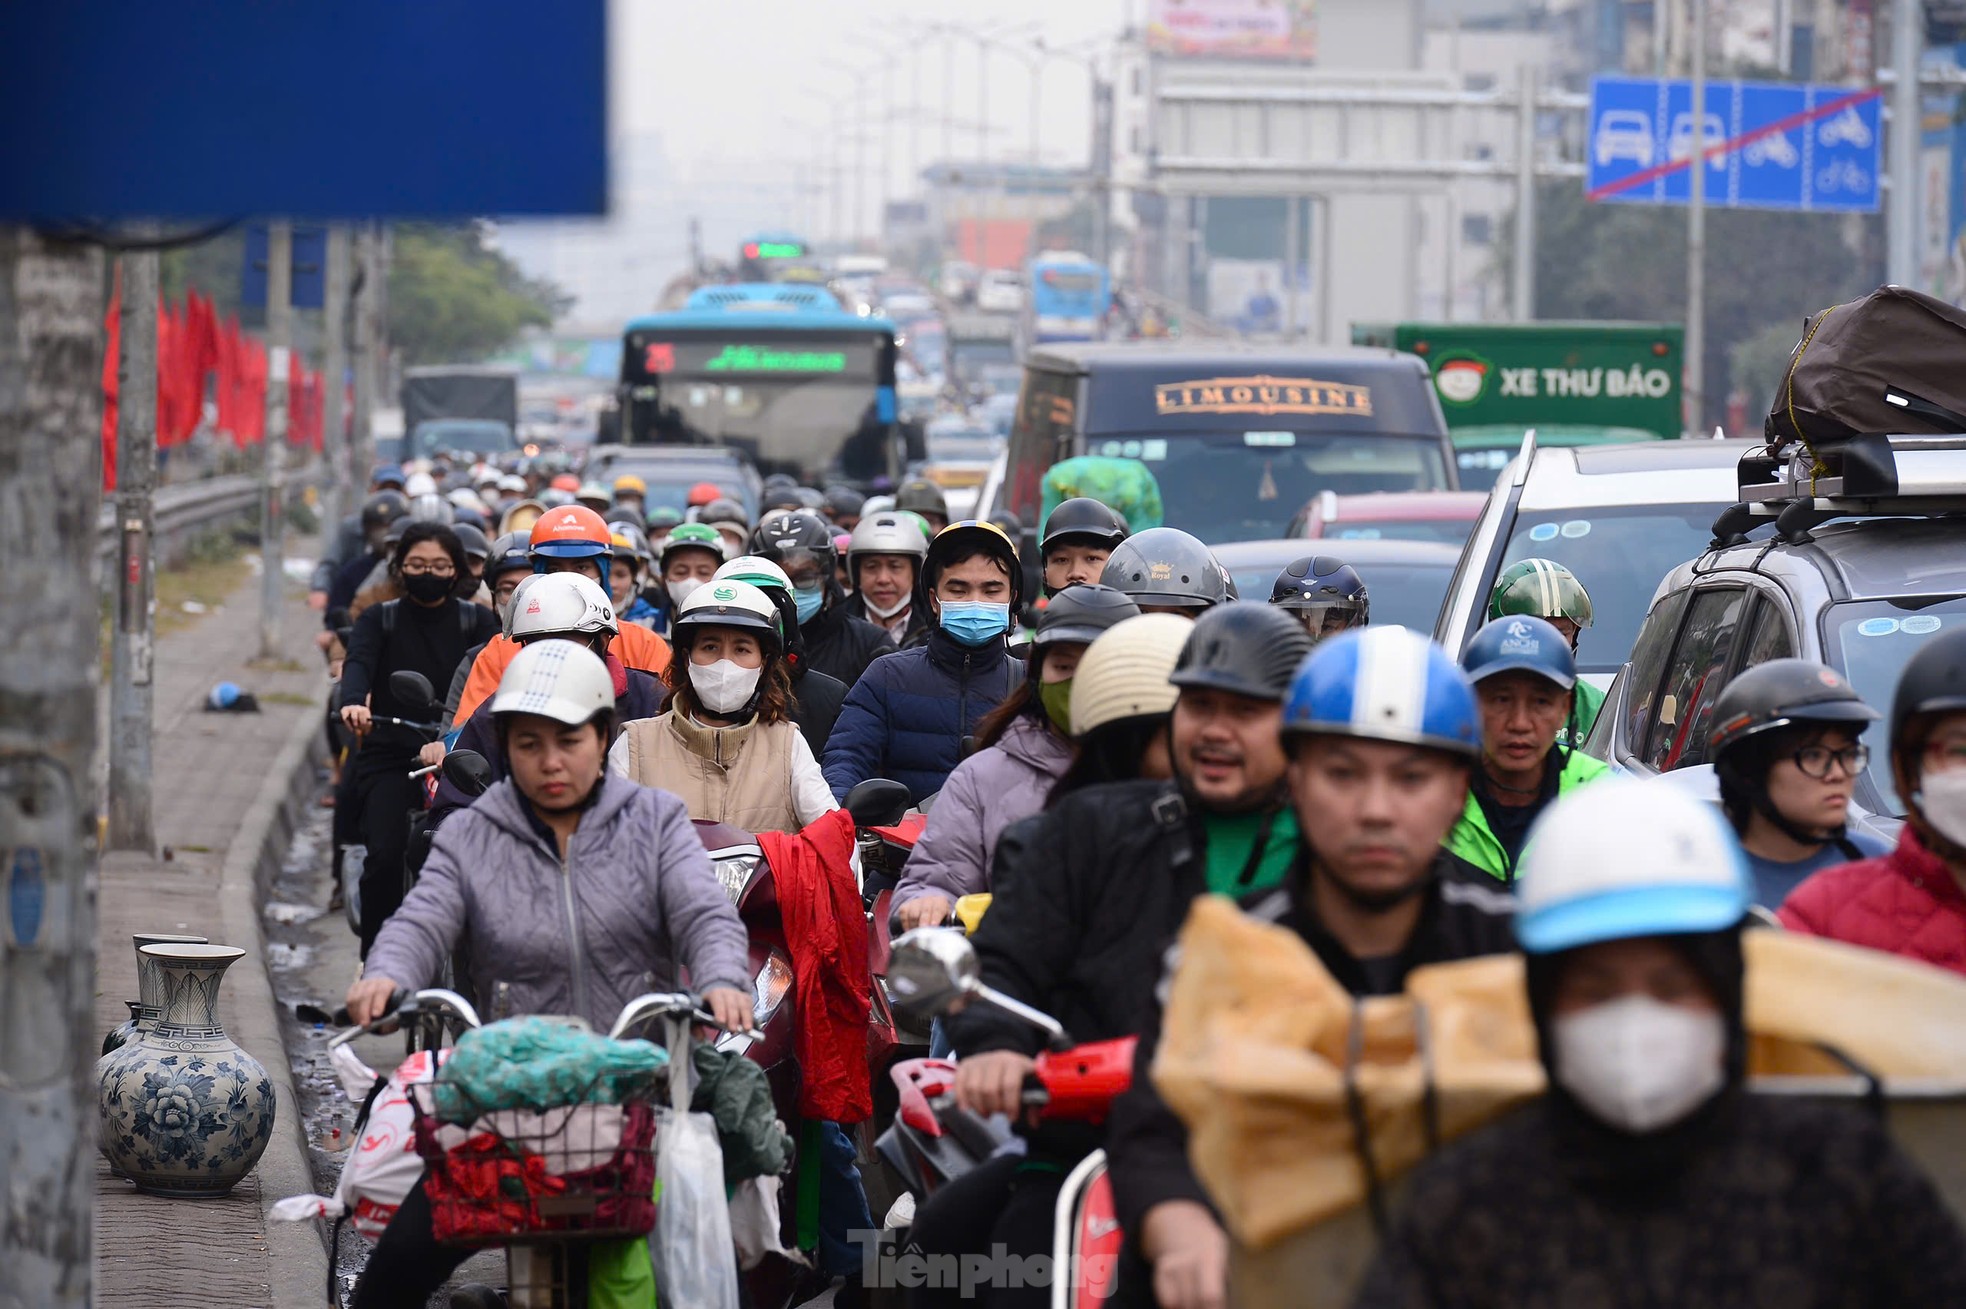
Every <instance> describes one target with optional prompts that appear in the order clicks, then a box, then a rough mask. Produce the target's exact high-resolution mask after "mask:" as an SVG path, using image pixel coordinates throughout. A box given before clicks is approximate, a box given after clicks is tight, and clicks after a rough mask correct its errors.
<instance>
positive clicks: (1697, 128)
mask: <svg viewBox="0 0 1966 1309" xmlns="http://www.w3.org/2000/svg"><path fill="white" fill-rule="evenodd" d="M1692 11H1693V162H1692V164H1691V166H1690V167H1689V168H1688V169H1687V186H1688V194H1687V201H1686V359H1685V381H1684V390H1685V392H1686V430H1687V431H1689V432H1697V431H1699V430H1700V428H1701V427H1702V426H1703V421H1702V419H1703V406H1704V405H1705V403H1706V372H1707V370H1706V348H1707V147H1708V145H1709V144H1710V142H1708V140H1707V3H1706V0H1692Z"/></svg>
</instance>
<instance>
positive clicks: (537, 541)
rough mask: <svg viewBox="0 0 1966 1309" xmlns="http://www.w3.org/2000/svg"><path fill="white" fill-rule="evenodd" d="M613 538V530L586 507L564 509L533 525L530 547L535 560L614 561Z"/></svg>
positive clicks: (548, 514) (568, 506)
mask: <svg viewBox="0 0 1966 1309" xmlns="http://www.w3.org/2000/svg"><path fill="white" fill-rule="evenodd" d="M613 537H614V532H613V529H612V528H610V527H609V526H608V525H607V524H606V523H605V522H603V521H601V516H600V515H599V514H597V513H595V512H594V511H593V510H592V509H589V508H588V507H587V506H586V505H562V506H560V507H559V508H557V509H548V510H547V511H546V512H545V513H543V514H541V515H540V516H539V521H538V522H536V523H534V524H533V525H532V537H531V539H530V541H529V547H530V553H531V554H532V557H533V558H534V559H535V560H537V559H539V558H541V557H542V556H543V557H547V558H553V559H591V558H593V557H594V556H596V555H600V556H604V557H607V558H612V557H613V556H614V544H613Z"/></svg>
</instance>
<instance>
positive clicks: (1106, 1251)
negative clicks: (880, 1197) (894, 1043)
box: [878, 927, 1137, 1309]
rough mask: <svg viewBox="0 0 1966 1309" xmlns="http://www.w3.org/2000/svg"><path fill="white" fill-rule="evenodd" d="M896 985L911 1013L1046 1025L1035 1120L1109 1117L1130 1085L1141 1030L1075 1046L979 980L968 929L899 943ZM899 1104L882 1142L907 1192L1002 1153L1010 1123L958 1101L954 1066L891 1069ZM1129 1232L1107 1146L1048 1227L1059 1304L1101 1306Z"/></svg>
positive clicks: (921, 1062) (904, 1222) (1076, 1180)
mask: <svg viewBox="0 0 1966 1309" xmlns="http://www.w3.org/2000/svg"><path fill="white" fill-rule="evenodd" d="M887 981H888V987H889V990H890V991H891V993H892V994H893V997H894V1002H895V1005H896V1007H897V1008H898V1009H899V1010H900V1011H902V1012H904V1013H920V1014H927V1015H929V1016H933V1017H938V1018H940V1017H947V1016H949V1015H951V1014H955V1013H958V1012H960V1011H961V1010H962V1009H964V1008H965V1007H967V1006H968V1005H970V1004H984V1005H988V1006H989V1007H991V1008H993V1009H996V1010H997V1011H998V1012H1000V1013H1004V1014H1008V1015H1010V1016H1011V1017H1013V1018H1016V1019H1019V1020H1021V1021H1023V1022H1026V1023H1028V1024H1030V1025H1031V1026H1032V1027H1035V1028H1036V1029H1037V1030H1038V1031H1040V1032H1042V1033H1044V1036H1045V1046H1046V1048H1045V1050H1044V1051H1043V1052H1042V1053H1041V1054H1039V1055H1038V1056H1037V1059H1036V1061H1035V1066H1034V1067H1033V1068H1032V1070H1031V1072H1030V1074H1029V1075H1028V1076H1027V1077H1026V1078H1025V1082H1024V1091H1023V1096H1022V1100H1023V1104H1024V1107H1025V1110H1026V1121H1028V1122H1033V1123H1035V1122H1046V1121H1050V1122H1079V1123H1087V1124H1092V1125H1098V1124H1101V1123H1104V1122H1105V1121H1106V1115H1107V1113H1108V1112H1109V1111H1110V1110H1111V1108H1112V1104H1113V1101H1114V1100H1116V1099H1118V1098H1119V1096H1120V1095H1121V1093H1122V1092H1124V1091H1125V1090H1126V1089H1127V1087H1128V1086H1130V1085H1131V1084H1132V1080H1133V1054H1134V1048H1135V1046H1136V1045H1137V1039H1136V1038H1134V1037H1130V1036H1129V1037H1122V1038H1120V1039H1118V1040H1111V1041H1095V1042H1090V1043H1087V1044H1083V1045H1081V1044H1078V1043H1076V1042H1074V1041H1073V1039H1072V1037H1071V1035H1070V1034H1069V1033H1067V1032H1066V1031H1065V1029H1064V1027H1063V1026H1062V1025H1061V1024H1060V1023H1059V1022H1058V1020H1057V1019H1055V1018H1053V1017H1052V1016H1051V1015H1049V1014H1047V1013H1044V1012H1043V1011H1041V1010H1038V1009H1034V1008H1032V1007H1031V1006H1029V1005H1027V1004H1024V1003H1022V1002H1020V1001H1018V1000H1014V999H1012V998H1011V997H1010V996H1007V995H1005V994H1003V993H1002V992H1001V991H998V990H996V989H995V988H993V987H990V986H987V985H985V984H984V983H983V981H982V979H981V977H980V975H979V968H978V965H977V959H976V949H975V947H974V946H972V945H971V944H970V943H969V940H968V938H967V936H966V935H965V933H964V932H962V931H957V930H953V929H951V928H948V927H918V928H916V929H914V930H913V931H911V932H907V933H905V934H904V935H902V936H901V937H900V938H899V939H897V940H896V941H895V943H894V950H893V957H892V961H891V963H890V965H889V971H888V978H887ZM890 1075H891V1077H892V1079H893V1081H894V1084H895V1088H896V1094H897V1097H898V1099H899V1101H900V1111H899V1112H898V1113H897V1114H896V1116H895V1119H894V1123H893V1125H892V1126H890V1127H889V1128H888V1130H887V1131H886V1132H884V1133H882V1135H881V1138H880V1141H879V1145H878V1148H879V1150H880V1152H881V1156H882V1158H883V1159H884V1160H885V1161H886V1162H887V1164H888V1166H889V1167H890V1168H892V1169H894V1171H895V1172H896V1173H898V1174H899V1175H901V1176H902V1177H903V1178H904V1179H906V1180H907V1182H908V1185H909V1186H910V1188H911V1189H910V1195H911V1197H916V1198H926V1197H927V1196H929V1195H932V1194H934V1193H935V1192H936V1191H937V1190H939V1189H941V1188H942V1187H943V1186H945V1185H947V1184H948V1183H949V1182H951V1181H954V1180H955V1179H956V1178H958V1177H960V1176H962V1175H963V1174H964V1173H966V1172H968V1171H969V1170H970V1169H972V1168H975V1167H976V1166H977V1165H979V1164H981V1163H982V1162H983V1161H984V1160H986V1159H988V1158H990V1157H991V1156H992V1155H994V1154H996V1153H997V1152H998V1151H999V1150H1001V1149H1002V1148H1004V1147H1005V1146H1006V1145H1007V1144H1008V1143H1009V1141H1010V1136H1011V1133H1012V1130H1013V1129H1011V1128H1010V1127H1008V1126H1005V1125H1004V1124H1002V1123H1001V1122H996V1123H993V1122H989V1121H986V1120H984V1119H981V1118H979V1117H977V1116H976V1115H975V1114H972V1113H969V1112H968V1111H966V1110H964V1109H962V1108H961V1107H959V1106H958V1105H957V1104H956V1102H955V1096H954V1094H953V1092H954V1087H955V1076H956V1063H955V1061H954V1060H951V1059H914V1060H908V1061H904V1062H901V1063H897V1064H896V1065H895V1066H894V1068H893V1069H892V1071H891V1074H890ZM912 1221H913V1206H912V1205H911V1204H904V1203H897V1205H896V1207H895V1208H894V1209H890V1210H889V1215H888V1221H887V1223H886V1225H885V1226H886V1229H887V1230H886V1232H885V1233H884V1237H883V1245H884V1246H885V1247H887V1248H899V1247H900V1246H901V1245H903V1244H905V1243H906V1239H907V1231H906V1229H907V1226H908V1225H909V1224H910V1223H912ZM1122 1240H1123V1236H1122V1233H1121V1231H1120V1225H1119V1219H1118V1217H1117V1215H1116V1212H1115V1209H1114V1206H1113V1193H1112V1186H1111V1183H1110V1182H1109V1181H1108V1179H1107V1176H1106V1152H1105V1151H1104V1150H1094V1151H1093V1152H1092V1153H1091V1154H1089V1155H1087V1156H1086V1157H1085V1158H1084V1159H1082V1160H1081V1161H1079V1163H1078V1165H1077V1166H1076V1167H1074V1168H1073V1169H1072V1171H1071V1172H1070V1173H1069V1174H1068V1175H1067V1176H1066V1178H1065V1182H1064V1185H1063V1187H1062V1189H1061V1190H1060V1191H1059V1194H1058V1204H1057V1208H1056V1211H1055V1214H1054V1222H1053V1234H1052V1267H1053V1268H1054V1269H1057V1270H1059V1272H1060V1275H1059V1276H1057V1277H1056V1278H1055V1279H1054V1280H1053V1282H1052V1288H1051V1304H1052V1309H1096V1306H1100V1305H1103V1304H1105V1303H1106V1302H1107V1301H1108V1300H1110V1299H1111V1297H1112V1293H1113V1286H1114V1277H1115V1274H1116V1272H1117V1270H1118V1267H1119V1255H1120V1246H1121V1243H1122Z"/></svg>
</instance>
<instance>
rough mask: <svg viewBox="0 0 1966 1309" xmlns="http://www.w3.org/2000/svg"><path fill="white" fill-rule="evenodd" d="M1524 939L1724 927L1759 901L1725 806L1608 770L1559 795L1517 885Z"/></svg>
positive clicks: (1560, 945)
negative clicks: (1719, 807)
mask: <svg viewBox="0 0 1966 1309" xmlns="http://www.w3.org/2000/svg"><path fill="white" fill-rule="evenodd" d="M1515 894H1516V917H1515V934H1516V939H1517V940H1518V941H1520V942H1521V943H1522V948H1523V949H1524V950H1525V951H1527V952H1528V953H1530V954H1554V953H1555V952H1557V951H1559V950H1574V949H1576V948H1577V947H1579V946H1585V945H1594V944H1596V943H1597V942H1599V941H1618V940H1623V939H1625V938H1627V937H1634V936H1658V935H1664V934H1677V933H1685V932H1718V931H1722V930H1724V929H1726V928H1729V927H1733V926H1734V925H1736V924H1737V923H1739V922H1740V921H1741V919H1742V917H1743V916H1745V915H1746V913H1747V911H1748V904H1749V902H1750V901H1751V900H1752V899H1753V884H1752V882H1751V881H1750V880H1749V877H1748V868H1747V861H1746V860H1745V859H1744V858H1742V856H1741V847H1740V845H1739V843H1738V842H1736V841H1735V840H1734V834H1733V833H1732V832H1730V831H1728V830H1727V826H1726V824H1725V823H1723V822H1722V821H1721V818H1720V813H1719V811H1718V810H1716V809H1715V808H1714V807H1713V805H1711V804H1709V803H1708V802H1707V801H1705V800H1702V799H1699V798H1698V797H1697V796H1695V795H1693V794H1692V793H1691V792H1689V791H1686V790H1684V789H1682V788H1680V787H1678V786H1674V785H1672V784H1670V783H1667V784H1664V785H1661V784H1660V783H1659V782H1657V781H1656V780H1653V781H1640V780H1638V779H1637V778H1632V777H1607V778H1604V779H1603V780H1602V781H1598V782H1594V783H1592V784H1591V785H1590V786H1586V787H1581V788H1579V789H1578V790H1575V791H1572V792H1569V793H1567V794H1565V795H1562V796H1559V797H1558V798H1557V800H1556V801H1555V803H1553V804H1552V805H1551V806H1550V807H1549V809H1548V810H1547V811H1546V812H1545V813H1544V814H1543V816H1542V818H1540V819H1539V820H1538V821H1537V822H1536V824H1535V826H1533V827H1531V828H1530V829H1529V841H1528V845H1527V847H1526V848H1525V850H1524V852H1523V856H1522V863H1521V866H1520V869H1519V871H1518V875H1517V877H1516V882H1515Z"/></svg>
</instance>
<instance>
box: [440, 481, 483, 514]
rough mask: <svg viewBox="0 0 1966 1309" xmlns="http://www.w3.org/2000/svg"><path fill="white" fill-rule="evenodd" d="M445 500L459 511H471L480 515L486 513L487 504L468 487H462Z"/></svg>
mask: <svg viewBox="0 0 1966 1309" xmlns="http://www.w3.org/2000/svg"><path fill="white" fill-rule="evenodd" d="M444 498H445V499H446V500H449V501H450V502H451V503H452V504H453V505H455V506H456V507H457V508H459V509H469V510H471V511H472V512H473V513H480V514H482V513H484V512H485V502H484V501H483V500H482V499H480V498H479V497H478V493H477V492H476V491H473V490H472V489H471V488H470V487H468V486H460V487H458V488H457V490H455V491H452V492H451V493H450V494H449V495H447V496H445V497H444Z"/></svg>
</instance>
